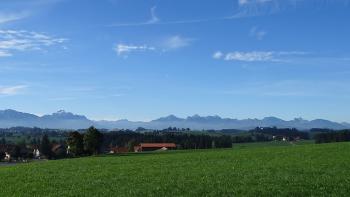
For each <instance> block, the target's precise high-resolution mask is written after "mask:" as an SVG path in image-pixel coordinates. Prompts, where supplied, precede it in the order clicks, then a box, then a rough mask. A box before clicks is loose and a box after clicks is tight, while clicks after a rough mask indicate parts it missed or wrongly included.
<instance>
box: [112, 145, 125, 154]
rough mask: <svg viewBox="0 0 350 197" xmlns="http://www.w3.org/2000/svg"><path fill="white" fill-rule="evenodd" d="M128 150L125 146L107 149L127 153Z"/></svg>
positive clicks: (114, 152) (113, 152)
mask: <svg viewBox="0 0 350 197" xmlns="http://www.w3.org/2000/svg"><path fill="white" fill-rule="evenodd" d="M127 152H129V149H128V148H127V147H112V148H111V149H110V151H109V153H112V154H116V153H127Z"/></svg>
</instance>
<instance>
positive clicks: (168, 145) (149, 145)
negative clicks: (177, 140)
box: [140, 143, 176, 148]
mask: <svg viewBox="0 0 350 197" xmlns="http://www.w3.org/2000/svg"><path fill="white" fill-rule="evenodd" d="M140 146H141V147H142V148H163V147H166V148H176V144H174V143H141V144H140Z"/></svg>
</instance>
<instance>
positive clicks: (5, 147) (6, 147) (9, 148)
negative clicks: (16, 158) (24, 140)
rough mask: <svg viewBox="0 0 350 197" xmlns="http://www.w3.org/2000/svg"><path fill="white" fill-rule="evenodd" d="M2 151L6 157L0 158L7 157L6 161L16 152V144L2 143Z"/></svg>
mask: <svg viewBox="0 0 350 197" xmlns="http://www.w3.org/2000/svg"><path fill="white" fill-rule="evenodd" d="M0 152H2V153H5V157H4V158H0V160H2V159H5V160H6V161H10V160H11V154H13V153H14V152H15V146H14V145H10V144H6V145H4V144H2V145H0Z"/></svg>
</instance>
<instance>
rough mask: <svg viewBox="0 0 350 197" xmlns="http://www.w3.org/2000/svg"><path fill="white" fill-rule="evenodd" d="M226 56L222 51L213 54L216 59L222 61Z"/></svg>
mask: <svg viewBox="0 0 350 197" xmlns="http://www.w3.org/2000/svg"><path fill="white" fill-rule="evenodd" d="M223 55H224V54H223V53H222V52H221V51H217V52H215V53H214V54H213V58H214V59H221V57H222V56H223Z"/></svg>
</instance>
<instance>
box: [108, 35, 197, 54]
mask: <svg viewBox="0 0 350 197" xmlns="http://www.w3.org/2000/svg"><path fill="white" fill-rule="evenodd" d="M193 40H194V39H192V38H186V37H183V36H179V35H175V36H169V37H166V38H165V39H163V40H161V41H160V42H159V43H158V44H155V45H153V46H151V45H147V44H136V45H135V44H123V43H119V44H116V45H115V47H114V50H115V51H116V52H117V55H118V56H122V57H127V56H128V54H130V53H140V52H151V51H156V52H167V51H170V50H175V49H179V48H183V47H187V46H189V45H190V44H191V42H192V41H193Z"/></svg>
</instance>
